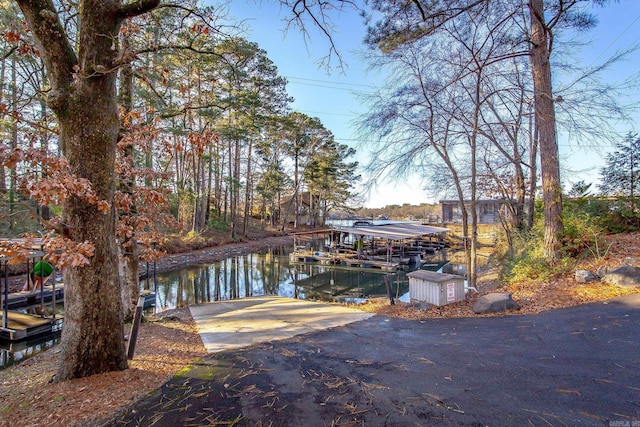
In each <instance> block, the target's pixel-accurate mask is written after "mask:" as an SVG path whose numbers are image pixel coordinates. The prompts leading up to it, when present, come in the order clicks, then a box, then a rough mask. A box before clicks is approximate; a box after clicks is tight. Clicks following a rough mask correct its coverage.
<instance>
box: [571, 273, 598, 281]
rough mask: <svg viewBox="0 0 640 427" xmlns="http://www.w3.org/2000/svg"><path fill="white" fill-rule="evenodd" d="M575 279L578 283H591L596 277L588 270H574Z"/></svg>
mask: <svg viewBox="0 0 640 427" xmlns="http://www.w3.org/2000/svg"><path fill="white" fill-rule="evenodd" d="M575 278H576V282H578V283H591V282H595V281H596V279H597V277H596V275H595V274H593V273H592V272H590V271H589V270H576V272H575Z"/></svg>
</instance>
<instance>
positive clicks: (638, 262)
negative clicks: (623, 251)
mask: <svg viewBox="0 0 640 427" xmlns="http://www.w3.org/2000/svg"><path fill="white" fill-rule="evenodd" d="M624 264H625V265H631V266H637V265H640V260H638V258H637V257H631V256H628V257H626V258H625V259H624Z"/></svg>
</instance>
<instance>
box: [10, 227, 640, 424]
mask: <svg viewBox="0 0 640 427" xmlns="http://www.w3.org/2000/svg"><path fill="white" fill-rule="evenodd" d="M609 240H610V242H611V246H610V248H609V251H608V253H607V256H606V257H603V258H602V259H599V260H597V261H590V262H585V263H583V264H582V265H581V267H582V268H586V269H589V270H591V271H595V269H596V268H597V267H599V266H615V265H620V264H623V263H624V262H629V258H632V261H633V259H635V257H637V256H638V254H640V233H634V234H627V235H618V236H611V237H610V239H609ZM289 242H291V238H290V237H274V238H267V239H263V240H260V241H250V242H243V243H235V244H231V245H224V246H221V247H217V248H209V249H202V250H199V251H195V252H191V253H188V254H177V255H170V256H166V257H165V258H163V259H162V260H161V261H160V262H158V265H157V268H158V271H160V272H161V271H168V270H173V269H179V268H182V267H184V266H186V265H189V264H194V263H201V262H210V261H215V260H219V259H223V258H225V257H227V256H229V255H233V254H240V253H247V252H251V251H255V250H257V249H260V248H264V247H268V246H271V245H281V244H287V243H289ZM495 289H499V290H500V291H508V292H512V293H513V296H514V299H515V300H516V301H517V302H518V304H520V307H521V308H520V310H519V311H518V312H513V313H510V314H513V315H517V314H534V313H539V312H541V311H546V310H550V309H555V308H560V307H569V306H574V305H578V304H583V303H587V302H593V301H601V300H607V299H611V298H614V297H618V296H622V295H624V294H628V293H632V292H640V289H633V290H628V289H622V288H617V287H611V286H607V285H604V284H602V283H599V282H596V283H595V284H579V283H576V282H575V280H574V279H573V277H571V276H566V277H557V278H555V279H554V280H552V281H551V282H549V283H544V284H527V285H519V286H511V287H504V286H502V285H501V284H500V283H499V282H498V280H497V277H496V275H495V273H494V272H492V271H491V270H487V271H485V272H484V273H483V275H482V277H481V278H480V280H479V283H478V291H479V293H478V295H481V294H484V293H487V292H490V291H493V290H495ZM476 298H477V296H475V295H474V296H470V297H469V298H468V299H467V300H465V301H462V302H460V303H457V304H452V305H449V306H445V307H442V308H439V309H435V308H434V309H431V310H421V309H418V308H416V307H413V306H411V305H409V304H402V303H397V304H395V305H393V306H391V305H389V303H388V301H387V300H377V301H373V302H370V303H368V304H364V305H362V306H358V307H357V308H359V309H362V310H366V311H374V312H376V313H379V314H383V315H388V316H394V317H402V318H405V319H424V318H429V317H471V316H476V315H474V314H473V313H472V311H471V306H472V305H473V302H474V301H475V299H476ZM204 355H205V350H204V347H203V345H202V342H201V341H200V337H199V335H198V334H197V331H196V329H195V325H194V322H193V320H192V319H191V316H190V314H189V310H188V309H180V310H174V311H171V312H164V313H161V314H158V315H155V316H151V317H149V318H148V319H147V321H146V322H145V323H143V325H142V326H141V329H140V332H139V335H138V342H137V345H136V354H135V357H134V359H133V360H132V361H131V362H130V365H129V369H128V370H125V371H122V372H110V373H106V374H102V375H95V376H92V377H89V378H82V379H76V380H72V381H67V382H64V383H60V384H53V383H50V380H51V378H52V377H53V375H54V373H55V370H56V367H57V363H58V361H59V360H58V358H59V352H58V349H57V348H55V347H54V348H52V349H50V350H48V351H46V352H43V353H41V354H38V355H36V356H34V357H32V358H30V359H28V360H26V361H25V362H22V363H20V364H19V365H17V366H13V367H10V368H8V369H5V370H3V371H0V425H2V426H10V425H14V424H16V420H20V422H19V423H20V424H21V425H32V426H40V425H43V426H44V425H47V426H73V425H92V423H94V422H96V421H97V420H100V419H104V418H105V417H108V416H109V415H111V414H114V413H116V412H118V411H120V410H122V409H123V408H126V407H128V406H130V405H131V404H132V403H133V402H135V401H138V400H139V399H141V398H142V397H144V396H145V395H147V394H148V393H149V392H151V391H152V390H155V389H157V388H158V387H160V386H161V385H162V384H164V383H165V382H166V381H167V380H168V379H169V378H171V377H172V376H174V375H175V374H176V373H177V372H179V371H180V370H181V369H183V368H184V367H186V366H187V365H188V364H189V363H190V362H193V361H194V360H196V359H198V358H201V357H202V356H204Z"/></svg>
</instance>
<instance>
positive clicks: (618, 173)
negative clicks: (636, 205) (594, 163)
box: [598, 133, 640, 197]
mask: <svg viewBox="0 0 640 427" xmlns="http://www.w3.org/2000/svg"><path fill="white" fill-rule="evenodd" d="M605 163H606V166H605V167H603V168H602V169H600V177H601V184H600V185H599V186H598V188H599V190H600V193H601V194H603V195H607V196H628V197H635V195H636V193H637V185H638V181H640V137H639V136H638V135H637V134H632V133H629V134H627V136H626V137H625V138H624V140H622V141H620V142H618V143H616V144H615V150H614V151H613V152H611V153H609V154H607V156H606V159H605Z"/></svg>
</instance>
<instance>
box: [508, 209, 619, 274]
mask: <svg viewBox="0 0 640 427" xmlns="http://www.w3.org/2000/svg"><path fill="white" fill-rule="evenodd" d="M563 225H564V231H563V234H562V236H560V244H561V249H560V252H561V259H560V260H559V262H558V263H557V264H556V265H555V266H553V267H552V266H550V265H549V263H547V261H546V260H545V258H544V218H543V215H542V213H541V211H540V210H536V218H535V221H534V226H533V229H532V230H531V233H530V234H529V235H526V236H523V237H522V238H521V239H517V240H515V241H514V246H516V245H517V247H515V248H514V249H515V250H514V255H512V256H511V257H509V258H508V259H507V262H506V263H505V265H504V268H503V269H502V272H501V278H502V280H503V281H505V282H508V283H516V282H528V281H548V280H549V279H550V278H551V276H553V275H554V274H557V273H564V272H566V271H568V270H569V269H570V268H571V267H572V266H573V265H574V264H575V260H576V259H577V258H580V257H584V256H591V257H594V258H601V257H603V256H605V255H606V252H607V250H608V247H607V245H606V242H605V240H604V235H605V230H603V228H602V227H601V226H600V225H599V224H598V223H597V222H596V221H593V218H591V217H590V216H589V215H588V214H586V213H583V212H579V211H578V210H573V209H566V210H565V213H564V216H563Z"/></svg>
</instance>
